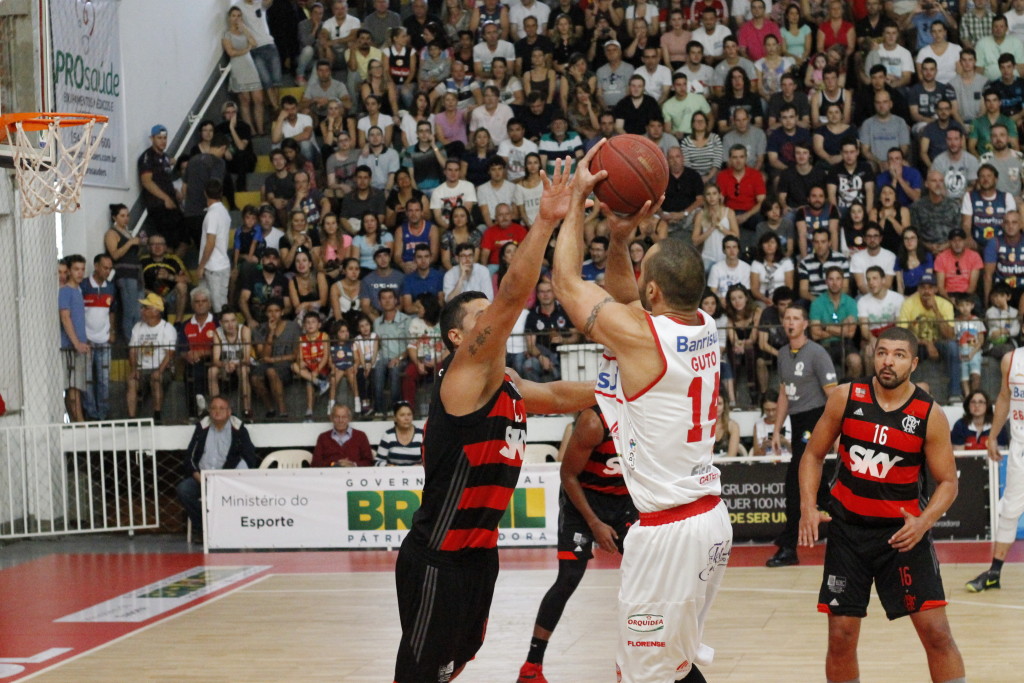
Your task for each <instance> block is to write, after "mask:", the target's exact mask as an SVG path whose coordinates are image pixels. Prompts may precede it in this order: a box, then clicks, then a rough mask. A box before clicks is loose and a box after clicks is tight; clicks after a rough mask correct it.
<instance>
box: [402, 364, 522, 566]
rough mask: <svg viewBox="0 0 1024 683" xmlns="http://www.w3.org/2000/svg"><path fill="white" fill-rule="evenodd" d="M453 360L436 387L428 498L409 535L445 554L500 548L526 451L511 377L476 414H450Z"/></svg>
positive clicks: (426, 443) (426, 441) (427, 452)
mask: <svg viewBox="0 0 1024 683" xmlns="http://www.w3.org/2000/svg"><path fill="white" fill-rule="evenodd" d="M454 357H455V356H454V354H452V355H451V356H449V357H448V358H447V359H446V360H445V362H444V364H443V367H442V368H441V371H440V373H438V379H437V381H436V382H434V392H433V397H432V399H431V402H430V412H429V414H428V417H427V423H426V425H425V426H424V436H423V466H424V469H425V471H426V472H425V473H426V477H425V479H424V483H423V498H422V501H421V503H420V508H419V510H417V511H416V514H415V515H414V516H413V520H412V530H411V531H410V536H412V537H413V538H414V540H417V541H418V542H420V543H422V544H424V545H425V546H426V547H427V548H429V549H431V550H439V551H446V552H460V551H471V550H476V549H487V548H494V547H496V546H497V543H498V522H500V521H501V518H502V516H503V515H504V514H505V509H506V508H507V507H508V503H509V500H510V499H511V498H512V493H513V491H515V488H516V483H517V482H518V481H519V470H520V468H521V467H522V466H523V454H524V452H525V450H526V408H525V407H524V405H523V397H522V395H520V393H519V390H518V389H517V388H516V386H515V384H513V383H512V379H511V378H510V377H509V376H508V375H507V374H506V375H505V379H504V381H503V382H502V384H501V387H499V388H498V390H497V391H496V392H495V393H494V396H492V397H491V399H490V400H489V401H488V402H487V404H486V405H484V406H483V407H482V408H480V409H479V410H477V411H476V412H474V413H470V414H469V415H463V416H460V417H455V416H453V415H449V414H448V413H447V412H446V411H445V409H444V405H443V404H442V403H441V385H442V383H443V382H444V380H445V372H446V371H447V369H448V366H449V365H450V363H451V361H452V359H453V358H454Z"/></svg>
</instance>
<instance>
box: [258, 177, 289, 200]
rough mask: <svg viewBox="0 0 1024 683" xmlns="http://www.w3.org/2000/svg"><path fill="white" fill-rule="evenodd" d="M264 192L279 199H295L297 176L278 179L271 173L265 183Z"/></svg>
mask: <svg viewBox="0 0 1024 683" xmlns="http://www.w3.org/2000/svg"><path fill="white" fill-rule="evenodd" d="M263 190H264V191H265V192H266V193H267V195H268V196H269V195H271V194H272V195H274V197H275V198H277V199H287V200H289V201H290V200H292V199H295V175H294V174H292V173H289V174H288V175H286V176H285V177H284V178H278V177H277V175H276V174H274V173H271V174H270V175H268V176H267V178H266V180H264V181H263Z"/></svg>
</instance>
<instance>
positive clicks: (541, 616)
mask: <svg viewBox="0 0 1024 683" xmlns="http://www.w3.org/2000/svg"><path fill="white" fill-rule="evenodd" d="M586 571H587V560H559V562H558V577H557V578H555V583H554V584H553V585H552V586H551V588H549V589H548V592H547V593H545V595H544V599H543V600H541V603H540V609H539V610H538V611H537V625H538V626H540V627H541V628H543V629H545V630H547V631H554V630H555V626H557V625H558V620H559V619H561V618H562V612H563V611H564V610H565V605H566V603H567V602H569V598H570V597H572V594H573V593H574V592H576V587H577V586H579V585H580V581H581V580H582V579H583V574H584V573H585V572H586Z"/></svg>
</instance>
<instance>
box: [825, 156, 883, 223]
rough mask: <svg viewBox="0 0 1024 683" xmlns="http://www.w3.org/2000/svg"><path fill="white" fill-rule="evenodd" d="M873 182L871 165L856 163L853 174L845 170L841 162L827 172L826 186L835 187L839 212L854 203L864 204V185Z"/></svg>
mask: <svg viewBox="0 0 1024 683" xmlns="http://www.w3.org/2000/svg"><path fill="white" fill-rule="evenodd" d="M869 182H870V183H873V182H875V174H874V172H873V171H872V170H871V164H869V163H868V162H866V161H863V160H861V161H858V162H857V166H856V168H854V170H853V173H850V172H849V171H847V170H846V166H845V165H843V163H842V162H840V163H838V164H836V165H835V166H833V167H832V168H831V169H829V172H828V184H829V185H835V186H836V204H838V205H839V210H840V211H845V210H846V209H847V208H848V207H849V206H850V205H851V204H853V203H854V202H860V203H861V204H866V203H867V201H866V197H867V193H866V191H865V187H866V185H865V184H866V183H869Z"/></svg>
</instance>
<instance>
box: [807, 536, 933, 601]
mask: <svg viewBox="0 0 1024 683" xmlns="http://www.w3.org/2000/svg"><path fill="white" fill-rule="evenodd" d="M828 526H829V530H828V534H829V536H828V545H827V546H826V547H825V569H824V575H823V576H822V580H821V590H820V592H819V593H818V611H819V612H825V613H827V614H834V615H836V616H841V617H864V616H866V615H867V609H868V599H869V598H870V596H871V584H872V582H874V584H875V588H876V590H877V591H878V598H879V600H880V601H881V603H882V607H883V608H884V609H885V616H887V617H888V618H889V619H898V618H899V617H903V616H906V615H908V614H913V613H915V612H923V611H924V610H927V609H933V608H935V607H944V606H945V605H946V594H945V591H943V589H942V577H941V576H940V575H939V560H938V558H937V557H936V556H935V548H934V547H933V546H932V540H931V535H930V534H926V535H925V537H924V538H922V539H921V541H920V542H919V543H918V544H917V545H915V546H914V547H913V548H912V549H911V550H909V551H908V552H905V553H901V552H899V551H898V550H895V549H894V548H893V547H892V546H890V545H889V539H890V538H891V537H892V535H893V534H894V533H896V532H897V531H899V529H900V528H901V526H900V525H897V526H886V527H866V526H855V525H851V524H848V523H844V522H842V521H840V520H838V519H833V520H832V522H830V523H829V525H828Z"/></svg>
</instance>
